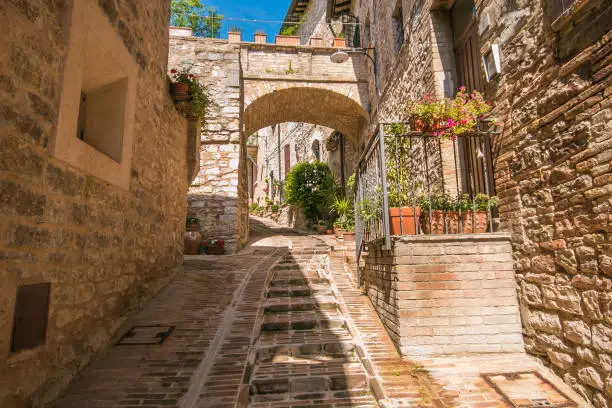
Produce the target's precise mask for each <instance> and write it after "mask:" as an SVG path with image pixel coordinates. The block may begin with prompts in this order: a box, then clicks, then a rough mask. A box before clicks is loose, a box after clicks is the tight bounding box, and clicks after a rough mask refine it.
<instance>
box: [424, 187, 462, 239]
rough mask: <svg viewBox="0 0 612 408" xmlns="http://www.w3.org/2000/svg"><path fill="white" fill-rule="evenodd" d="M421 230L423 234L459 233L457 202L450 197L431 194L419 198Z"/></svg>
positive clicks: (444, 194)
mask: <svg viewBox="0 0 612 408" xmlns="http://www.w3.org/2000/svg"><path fill="white" fill-rule="evenodd" d="M419 205H420V207H421V209H422V213H421V229H422V230H423V232H424V233H425V234H445V233H448V234H456V233H458V232H459V213H458V212H457V200H454V199H453V198H452V197H451V196H450V195H448V194H446V193H443V194H433V195H422V196H420V197H419Z"/></svg>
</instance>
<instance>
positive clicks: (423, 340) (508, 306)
mask: <svg viewBox="0 0 612 408" xmlns="http://www.w3.org/2000/svg"><path fill="white" fill-rule="evenodd" d="M383 248H384V243H383V242H382V241H375V242H373V243H371V244H370V248H369V249H370V251H369V253H367V255H366V257H365V268H364V270H363V276H362V281H363V284H364V287H365V290H366V292H367V294H368V296H369V298H370V299H371V301H372V303H373V305H374V308H375V309H376V311H377V313H378V315H379V316H380V318H381V320H382V322H383V324H384V325H385V327H386V328H387V331H388V332H389V335H390V336H391V338H392V340H393V342H394V343H395V345H396V346H397V347H398V349H399V350H400V352H401V353H402V354H403V355H416V354H418V355H422V354H446V353H461V352H519V351H523V341H522V335H521V321H520V315H519V307H518V299H517V296H516V281H515V277H514V270H513V264H512V248H511V246H510V235H509V234H505V233H495V234H486V235H485V234H465V235H445V236H436V235H419V236H407V237H401V238H395V239H394V240H393V241H392V248H391V250H385V249H383Z"/></svg>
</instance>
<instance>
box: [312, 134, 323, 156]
mask: <svg viewBox="0 0 612 408" xmlns="http://www.w3.org/2000/svg"><path fill="white" fill-rule="evenodd" d="M312 154H313V155H314V158H315V160H316V161H321V144H320V143H319V141H318V140H316V139H315V140H314V141H313V142H312Z"/></svg>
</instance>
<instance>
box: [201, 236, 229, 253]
mask: <svg viewBox="0 0 612 408" xmlns="http://www.w3.org/2000/svg"><path fill="white" fill-rule="evenodd" d="M203 246H204V250H205V251H206V253H207V254H209V255H223V254H225V241H224V240H222V239H207V240H206V241H204V242H203Z"/></svg>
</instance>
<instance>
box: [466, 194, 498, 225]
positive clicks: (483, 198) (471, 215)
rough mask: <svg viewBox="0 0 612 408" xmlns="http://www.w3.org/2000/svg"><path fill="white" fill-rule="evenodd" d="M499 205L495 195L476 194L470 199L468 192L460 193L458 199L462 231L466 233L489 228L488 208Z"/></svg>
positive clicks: (492, 208)
mask: <svg viewBox="0 0 612 408" xmlns="http://www.w3.org/2000/svg"><path fill="white" fill-rule="evenodd" d="M498 205H499V201H498V199H497V197H495V196H493V197H489V196H488V195H486V194H482V193H479V194H476V196H475V197H474V199H472V198H471V197H470V196H469V195H468V194H462V195H461V196H460V199H459V207H460V208H461V224H462V231H463V232H466V233H470V232H474V233H479V234H480V233H484V232H487V229H488V228H489V209H491V210H495V209H496V208H497V207H498Z"/></svg>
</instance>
